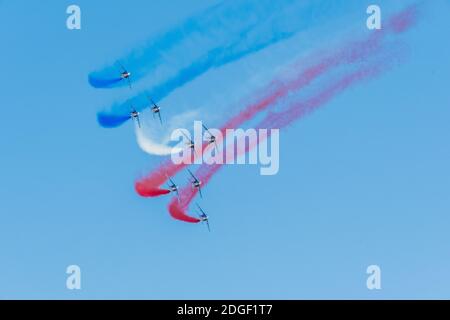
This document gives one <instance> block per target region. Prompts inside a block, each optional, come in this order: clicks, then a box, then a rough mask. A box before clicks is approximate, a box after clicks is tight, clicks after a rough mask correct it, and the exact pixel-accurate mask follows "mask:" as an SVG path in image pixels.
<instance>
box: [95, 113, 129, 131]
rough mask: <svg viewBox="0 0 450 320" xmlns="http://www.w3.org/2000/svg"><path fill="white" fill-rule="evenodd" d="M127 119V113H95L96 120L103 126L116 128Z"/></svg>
mask: <svg viewBox="0 0 450 320" xmlns="http://www.w3.org/2000/svg"><path fill="white" fill-rule="evenodd" d="M128 119H131V117H130V116H129V115H127V116H125V115H111V114H105V113H102V112H99V113H98V114H97V121H98V123H99V124H100V125H101V126H102V127H103V128H116V127H118V126H121V125H122V124H124V123H125V122H126V121H127V120H128Z"/></svg>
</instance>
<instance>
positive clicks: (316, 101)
mask: <svg viewBox="0 0 450 320" xmlns="http://www.w3.org/2000/svg"><path fill="white" fill-rule="evenodd" d="M415 9H416V8H409V9H408V10H405V11H403V12H402V13H401V14H399V15H397V16H395V18H394V19H393V20H391V23H390V26H391V27H392V30H393V31H394V32H403V31H405V30H406V29H407V28H409V27H410V26H411V25H412V24H413V23H414V21H415V19H416V18H417V11H416V10H415ZM389 49H391V51H389V52H387V55H386V56H382V57H381V59H379V60H377V61H375V62H374V63H372V64H370V65H369V66H362V67H360V68H359V69H358V70H356V71H353V72H349V73H348V74H347V75H344V76H342V77H341V78H340V79H339V80H338V81H335V82H333V83H332V84H331V85H330V86H328V87H327V88H325V89H324V90H322V91H319V92H318V93H317V94H315V95H313V96H311V97H309V98H308V99H306V100H304V101H297V102H294V103H292V104H291V105H290V106H289V107H288V108H287V110H285V111H282V112H269V113H268V114H267V116H266V117H265V118H264V119H263V120H262V121H261V122H260V124H259V125H257V126H256V127H257V128H283V127H286V126H288V125H290V124H292V123H293V122H294V121H297V120H298V119H301V118H303V117H304V116H305V115H307V114H309V113H310V112H312V111H314V110H315V109H317V108H319V107H321V106H324V105H325V104H327V103H328V102H329V101H330V100H331V99H332V98H334V97H335V96H336V95H338V94H339V93H341V92H343V91H345V90H346V89H348V88H350V87H352V86H354V85H356V84H359V83H361V82H362V81H364V80H369V79H372V78H375V77H377V76H379V75H380V74H382V73H384V72H386V71H387V70H389V69H390V68H391V67H392V66H393V65H394V64H395V62H396V60H397V59H398V58H399V57H400V56H401V55H399V54H398V52H396V51H395V50H394V49H395V47H394V46H392V45H391V47H390V48H389ZM400 49H401V47H400ZM382 62H385V63H382ZM269 133H270V131H269ZM261 142H262V140H259V141H258V142H257V143H256V144H252V145H246V146H244V148H241V149H238V150H237V154H236V157H239V156H241V155H243V154H245V153H248V152H249V151H251V150H252V149H253V148H254V147H256V146H257V145H258V144H259V143H261ZM232 147H233V148H234V146H232ZM222 152H223V151H222ZM222 167H223V164H214V165H207V164H203V165H202V166H201V167H200V169H199V170H198V171H197V172H196V173H195V175H196V176H197V177H198V178H199V180H201V181H202V186H203V187H205V186H206V185H207V184H208V183H209V181H210V180H211V178H212V177H213V176H214V175H215V174H216V173H217V171H218V170H219V169H220V168H222ZM179 192H180V199H181V200H180V201H178V200H177V201H174V200H173V199H172V200H171V202H170V203H169V206H168V210H169V212H170V214H171V216H172V217H173V218H175V219H177V218H179V217H180V216H181V217H182V218H183V219H182V220H183V221H185V220H186V219H188V218H189V217H190V216H189V215H188V214H187V212H186V211H187V209H188V208H189V205H190V204H191V202H192V200H193V199H194V197H195V196H196V195H197V192H198V190H197V189H192V188H191V186H190V185H187V186H185V187H183V188H182V189H180V191H179ZM175 212H176V213H177V215H175V214H174V213H175Z"/></svg>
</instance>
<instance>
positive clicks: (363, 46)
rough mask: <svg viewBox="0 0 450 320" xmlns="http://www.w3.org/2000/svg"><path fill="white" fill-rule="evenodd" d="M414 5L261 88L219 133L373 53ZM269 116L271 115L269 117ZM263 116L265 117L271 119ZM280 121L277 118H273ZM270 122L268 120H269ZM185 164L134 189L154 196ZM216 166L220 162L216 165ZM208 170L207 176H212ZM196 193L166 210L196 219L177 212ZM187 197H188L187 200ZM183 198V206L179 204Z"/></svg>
mask: <svg viewBox="0 0 450 320" xmlns="http://www.w3.org/2000/svg"><path fill="white" fill-rule="evenodd" d="M417 9H418V8H417V6H416V5H413V6H411V7H409V8H407V9H406V10H403V11H402V12H401V13H400V14H398V15H396V16H394V17H393V18H392V19H390V21H389V22H388V24H387V26H386V27H385V28H384V29H383V30H381V31H373V33H372V34H371V36H369V37H368V38H367V39H366V40H363V41H358V42H352V43H350V44H348V45H347V46H345V47H344V48H343V49H339V50H337V52H335V53H334V54H332V55H329V56H327V57H325V58H323V59H321V61H320V62H318V63H315V64H313V65H312V66H310V67H308V68H306V69H304V70H303V71H302V72H300V73H299V74H298V75H297V77H295V78H294V79H291V80H288V81H282V80H277V81H273V82H272V83H271V84H270V85H269V86H268V87H267V88H266V90H265V92H269V94H268V95H266V96H264V97H263V98H261V99H259V100H257V101H256V102H254V103H252V104H250V105H249V106H247V108H245V109H244V110H243V111H241V112H240V113H239V114H237V115H236V116H234V117H233V118H231V119H229V120H228V121H227V122H226V123H225V125H223V126H222V127H221V129H220V130H221V132H222V134H223V135H225V133H226V129H228V128H236V127H238V126H240V125H241V124H242V123H244V122H246V121H248V120H251V119H252V118H253V117H254V116H255V115H256V114H258V113H259V112H261V111H264V110H266V109H267V108H268V107H270V106H272V105H274V104H276V103H277V102H279V101H280V100H281V99H282V98H284V97H286V95H288V94H289V93H290V92H292V91H297V90H299V89H301V88H303V87H306V86H307V85H309V84H310V83H311V82H312V81H313V80H315V79H317V78H318V77H320V76H322V75H323V74H325V73H326V72H328V71H330V70H332V69H334V68H336V67H338V66H340V65H349V64H353V63H356V62H360V61H364V58H366V57H368V56H371V55H373V54H374V53H375V52H377V51H379V49H380V48H381V44H382V40H383V39H384V38H385V37H386V36H387V35H389V34H391V33H393V34H396V33H401V32H404V31H406V30H407V29H409V28H410V27H411V26H412V25H413V24H414V22H415V21H416V17H417ZM272 120H273V119H272ZM272 120H269V119H268V118H266V121H272ZM277 121H281V120H277ZM269 124H270V123H269ZM269 127H273V124H272V125H269V126H266V127H265V128H269ZM263 128H264V127H263ZM207 146H208V144H207V143H204V144H203V146H202V148H201V150H202V151H203V150H204V148H206V147H207ZM186 166H187V165H186V164H179V165H177V164H174V163H172V161H171V159H168V160H167V161H165V162H164V163H163V164H162V165H161V166H160V167H159V168H157V169H156V170H154V171H153V172H151V173H150V174H149V175H148V176H147V177H145V178H143V179H141V180H139V181H137V182H136V184H135V189H136V191H137V192H138V193H139V194H140V195H141V196H144V197H148V196H156V195H160V194H159V191H160V190H161V189H160V186H161V185H162V184H164V183H165V182H166V180H167V177H166V174H167V175H168V176H172V175H175V174H177V173H178V172H179V171H180V170H182V169H183V168H185V167H186ZM219 167H220V166H219ZM219 167H217V168H216V166H214V165H213V166H210V169H211V172H212V174H214V173H215V171H217V170H218V169H219ZM212 174H211V176H212ZM208 176H210V175H209V174H207V175H206V176H205V177H202V174H201V172H200V173H198V177H199V178H200V179H201V180H208V179H209V178H208ZM195 194H196V189H195V190H189V192H187V191H185V192H184V198H185V199H186V201H184V200H183V201H182V202H181V203H179V204H178V203H171V205H170V212H171V214H172V216H173V217H175V218H181V219H180V220H183V221H186V220H190V221H187V222H198V221H191V220H192V219H193V220H198V219H194V218H191V217H189V216H187V215H183V214H180V210H178V209H185V208H186V206H188V205H189V203H190V201H191V200H192V198H193V197H194V196H195ZM189 199H190V200H189ZM185 202H186V206H185V205H183V204H184V203H185Z"/></svg>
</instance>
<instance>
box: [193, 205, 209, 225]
mask: <svg viewBox="0 0 450 320" xmlns="http://www.w3.org/2000/svg"><path fill="white" fill-rule="evenodd" d="M196 205H197V208H198V210H199V211H200V212H199V214H198V218H199V219H200V221H201V222H205V223H206V225H207V227H208V231H209V232H211V229H210V227H209V217H208V215H207V214H206V213H205V211H203V209H202V208H201V207H200V206H199V205H198V203H196Z"/></svg>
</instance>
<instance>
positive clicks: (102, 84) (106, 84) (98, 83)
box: [89, 75, 128, 88]
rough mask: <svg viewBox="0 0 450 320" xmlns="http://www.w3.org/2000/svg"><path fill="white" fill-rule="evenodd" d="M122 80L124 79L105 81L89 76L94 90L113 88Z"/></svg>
mask: <svg viewBox="0 0 450 320" xmlns="http://www.w3.org/2000/svg"><path fill="white" fill-rule="evenodd" d="M122 80H123V79H122V78H112V79H104V78H97V77H95V76H94V75H89V84H90V85H91V86H93V87H94V88H111V87H113V86H114V85H115V84H117V83H118V82H120V81H122ZM127 83H128V82H127Z"/></svg>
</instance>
